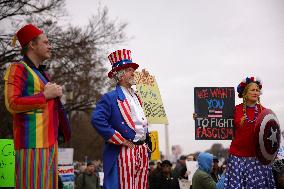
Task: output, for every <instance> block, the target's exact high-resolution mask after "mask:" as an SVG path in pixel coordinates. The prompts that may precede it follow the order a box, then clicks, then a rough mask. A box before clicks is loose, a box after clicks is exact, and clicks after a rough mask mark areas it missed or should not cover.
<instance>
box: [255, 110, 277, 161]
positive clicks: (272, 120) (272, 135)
mask: <svg viewBox="0 0 284 189" xmlns="http://www.w3.org/2000/svg"><path fill="white" fill-rule="evenodd" d="M255 128H256V130H255V132H256V154H257V158H258V160H259V161H260V162H261V163H262V164H264V165H268V164H270V163H271V162H272V161H273V160H274V159H275V157H276V155H277V152H278V150H279V146H280V140H281V139H280V138H281V137H280V136H281V131H280V125H279V121H278V119H277V117H276V115H275V113H274V112H273V111H272V110H269V109H266V110H263V111H262V112H261V114H260V115H259V116H258V118H257V120H256V127H255Z"/></svg>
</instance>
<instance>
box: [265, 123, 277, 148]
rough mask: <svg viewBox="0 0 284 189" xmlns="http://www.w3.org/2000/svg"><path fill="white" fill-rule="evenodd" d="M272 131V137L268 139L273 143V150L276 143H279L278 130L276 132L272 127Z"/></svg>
mask: <svg viewBox="0 0 284 189" xmlns="http://www.w3.org/2000/svg"><path fill="white" fill-rule="evenodd" d="M270 131H271V135H270V137H269V138H267V139H268V140H270V141H271V144H272V148H273V146H274V143H277V129H276V130H275V131H274V130H273V128H272V127H271V130H270Z"/></svg>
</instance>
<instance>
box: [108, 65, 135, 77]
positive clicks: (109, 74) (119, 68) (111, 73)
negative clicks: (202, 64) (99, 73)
mask: <svg viewBox="0 0 284 189" xmlns="http://www.w3.org/2000/svg"><path fill="white" fill-rule="evenodd" d="M129 67H131V68H133V69H134V70H136V69H137V68H138V67H139V65H138V64H136V63H128V64H124V65H122V66H118V67H115V68H113V69H112V70H111V71H110V72H108V77H109V78H112V77H113V74H114V73H115V72H117V71H119V70H122V69H125V68H129Z"/></svg>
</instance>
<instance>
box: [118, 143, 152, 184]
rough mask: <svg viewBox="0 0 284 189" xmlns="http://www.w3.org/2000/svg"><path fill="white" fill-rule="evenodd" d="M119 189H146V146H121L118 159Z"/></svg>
mask: <svg viewBox="0 0 284 189" xmlns="http://www.w3.org/2000/svg"><path fill="white" fill-rule="evenodd" d="M118 175H119V185H120V189H148V152H147V145H146V144H143V145H134V148H132V149H131V148H129V147H127V146H122V147H121V150H120V153H119V157H118Z"/></svg>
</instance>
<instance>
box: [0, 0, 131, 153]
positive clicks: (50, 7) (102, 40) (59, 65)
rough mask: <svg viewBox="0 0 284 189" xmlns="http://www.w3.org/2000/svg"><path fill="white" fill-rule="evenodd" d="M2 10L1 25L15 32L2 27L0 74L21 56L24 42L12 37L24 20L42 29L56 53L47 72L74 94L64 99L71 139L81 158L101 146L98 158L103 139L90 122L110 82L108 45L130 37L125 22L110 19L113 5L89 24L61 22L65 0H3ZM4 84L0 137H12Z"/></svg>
mask: <svg viewBox="0 0 284 189" xmlns="http://www.w3.org/2000/svg"><path fill="white" fill-rule="evenodd" d="M10 6H13V8H12V10H9V11H6V12H5V13H3V12H2V10H7V9H8V7H10ZM0 9H1V13H0V25H1V24H3V23H4V22H5V24H7V22H8V24H9V25H10V26H12V30H11V31H10V32H7V31H5V32H0V76H1V77H2V78H3V75H4V71H5V69H6V67H7V64H8V63H10V62H13V61H17V60H19V59H20V58H21V56H19V51H20V50H19V47H13V46H11V39H12V36H13V35H14V34H15V32H16V31H17V30H18V29H19V27H20V26H19V23H24V22H27V21H28V22H32V23H35V25H37V26H39V27H40V28H42V29H43V30H44V31H45V33H46V34H47V35H48V38H49V40H50V42H51V44H52V47H53V53H52V54H53V56H52V58H51V60H49V61H48V62H47V63H48V72H49V73H50V75H51V78H52V79H53V82H56V83H58V84H60V85H62V86H64V88H65V90H66V91H65V93H66V92H69V93H72V95H71V96H69V98H68V96H66V98H65V99H67V100H65V104H64V105H65V108H66V110H67V111H68V113H69V116H70V117H72V119H71V126H72V129H73V131H74V134H75V135H74V134H73V135H72V139H71V141H70V143H69V144H71V147H74V148H75V152H76V153H75V155H76V157H77V158H81V156H82V154H83V153H89V154H90V153H91V151H90V149H92V150H97V152H94V156H93V157H100V152H101V149H102V146H103V145H102V144H103V141H102V139H101V138H100V137H98V135H97V133H96V131H95V130H93V129H92V127H91V125H90V121H89V119H90V112H91V109H92V108H93V107H94V104H95V102H96V101H97V99H98V98H99V97H100V96H101V95H102V93H104V92H105V91H106V90H108V89H109V87H110V85H109V81H108V79H107V77H106V75H107V74H106V72H107V68H106V65H107V64H108V63H106V54H107V49H108V48H109V46H111V45H116V44H119V43H123V42H124V41H126V40H127V37H126V35H125V33H124V30H125V27H126V24H124V23H118V22H117V21H115V20H110V19H109V18H108V10H107V9H106V8H104V9H99V10H98V12H97V13H96V15H95V16H93V17H92V18H91V19H90V21H89V24H88V25H86V26H85V27H75V26H72V25H67V26H61V25H60V24H58V22H56V20H57V19H58V14H60V13H59V12H60V11H61V12H62V9H64V1H63V0H46V1H42V0H41V1H35V0H34V1H32V0H30V1H29V0H22V1H8V0H7V1H1V2H0ZM63 12H64V11H63ZM56 13H58V14H56ZM54 16H56V17H57V18H56V19H55V18H54ZM22 25H23V24H22ZM0 28H2V27H0ZM0 30H1V29H0ZM3 87H4V82H3V80H1V82H0V114H1V115H0V116H1V119H0V130H1V132H0V138H1V137H5V138H7V137H9V136H12V135H11V133H12V132H11V129H12V127H11V116H10V115H9V113H7V111H6V108H5V106H4V98H3V97H4V96H3V91H4V90H3ZM71 115H72V116H71ZM2 131H5V132H2ZM86 137H87V138H89V139H90V140H88V142H87V143H88V145H80V144H81V142H82V140H83V139H86ZM99 138H100V139H99ZM93 140H96V142H94V141H93ZM69 144H67V145H69ZM67 145H65V146H67ZM98 152H99V153H98ZM97 153H98V154H97Z"/></svg>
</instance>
